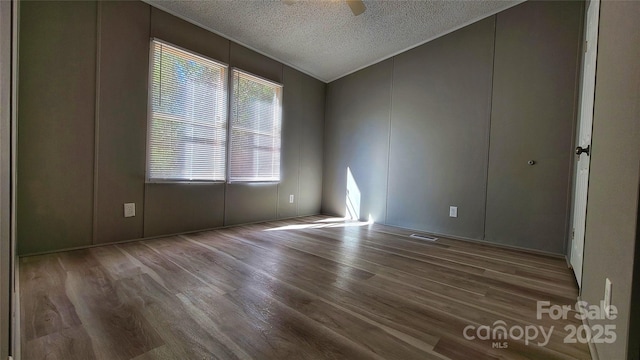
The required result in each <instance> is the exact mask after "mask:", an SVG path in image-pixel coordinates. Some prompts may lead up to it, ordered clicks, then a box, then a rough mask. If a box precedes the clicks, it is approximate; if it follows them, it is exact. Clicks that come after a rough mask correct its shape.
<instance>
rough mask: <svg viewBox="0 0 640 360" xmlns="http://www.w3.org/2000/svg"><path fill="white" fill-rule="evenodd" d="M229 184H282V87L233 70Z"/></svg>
mask: <svg viewBox="0 0 640 360" xmlns="http://www.w3.org/2000/svg"><path fill="white" fill-rule="evenodd" d="M232 86H233V96H232V100H231V131H230V149H229V152H230V154H229V155H230V156H229V181H280V129H281V122H282V109H281V108H282V106H281V103H282V85H279V84H275V83H272V82H270V81H267V80H264V79H261V78H258V77H256V76H253V75H250V74H248V73H245V72H242V71H239V70H235V69H234V70H233V80H232Z"/></svg>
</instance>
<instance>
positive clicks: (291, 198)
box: [289, 194, 294, 204]
mask: <svg viewBox="0 0 640 360" xmlns="http://www.w3.org/2000/svg"><path fill="white" fill-rule="evenodd" d="M293 199H294V197H293V194H291V195H289V204H293Z"/></svg>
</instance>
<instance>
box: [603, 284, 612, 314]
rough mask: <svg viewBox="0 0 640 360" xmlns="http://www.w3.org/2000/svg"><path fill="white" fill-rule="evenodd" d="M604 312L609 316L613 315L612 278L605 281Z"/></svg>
mask: <svg viewBox="0 0 640 360" xmlns="http://www.w3.org/2000/svg"><path fill="white" fill-rule="evenodd" d="M603 305H604V312H605V314H606V315H607V317H609V316H611V280H609V278H607V279H606V280H605V281H604V304H603Z"/></svg>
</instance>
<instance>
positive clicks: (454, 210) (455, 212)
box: [449, 206, 458, 218]
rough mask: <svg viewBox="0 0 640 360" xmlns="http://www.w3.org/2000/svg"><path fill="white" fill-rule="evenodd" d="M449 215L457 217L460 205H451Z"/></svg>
mask: <svg viewBox="0 0 640 360" xmlns="http://www.w3.org/2000/svg"><path fill="white" fill-rule="evenodd" d="M449 217H452V218H457V217H458V207H457V206H449Z"/></svg>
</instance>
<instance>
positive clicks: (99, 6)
mask: <svg viewBox="0 0 640 360" xmlns="http://www.w3.org/2000/svg"><path fill="white" fill-rule="evenodd" d="M101 29H102V2H100V1H99V2H97V6H96V64H95V70H96V71H95V82H96V92H95V109H94V122H93V126H94V128H93V134H94V135H93V137H94V139H93V151H94V153H93V223H92V229H91V243H92V244H96V243H97V239H98V161H99V149H100V53H101V44H100V38H101Z"/></svg>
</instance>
